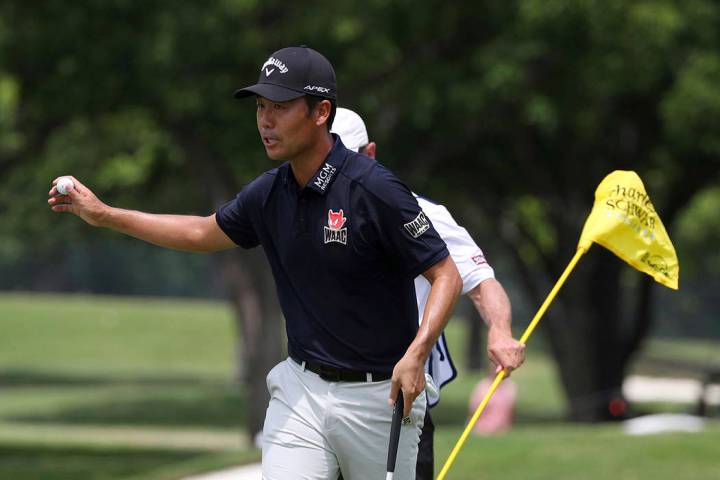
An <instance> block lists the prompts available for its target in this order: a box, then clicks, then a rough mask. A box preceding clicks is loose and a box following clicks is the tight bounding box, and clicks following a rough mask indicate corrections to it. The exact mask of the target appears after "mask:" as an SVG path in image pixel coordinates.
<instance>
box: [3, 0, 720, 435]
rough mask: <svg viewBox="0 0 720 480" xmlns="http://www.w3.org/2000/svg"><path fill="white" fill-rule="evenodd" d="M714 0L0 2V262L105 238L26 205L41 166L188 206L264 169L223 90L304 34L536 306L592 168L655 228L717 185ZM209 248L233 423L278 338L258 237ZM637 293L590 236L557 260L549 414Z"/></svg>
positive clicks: (618, 356) (131, 198)
mask: <svg viewBox="0 0 720 480" xmlns="http://www.w3.org/2000/svg"><path fill="white" fill-rule="evenodd" d="M719 9H720V6H718V5H717V3H716V2H714V1H711V0H687V1H683V2H680V1H670V0H655V1H637V2H626V1H622V0H607V1H602V2H601V1H592V0H583V1H578V0H542V1H540V0H524V1H520V0H515V1H506V2H493V1H473V2H470V1H459V2H442V3H441V2H434V1H426V2H410V1H408V0H400V1H394V2H389V1H385V0H370V1H368V2H364V4H363V5H362V6H361V7H360V6H358V5H357V4H356V3H355V2H351V1H349V0H336V1H333V2H318V3H317V4H316V5H314V6H313V8H309V7H308V6H307V5H305V4H302V3H300V2H294V3H293V2H291V3H288V2H279V1H276V0H266V1H264V2H256V1H254V0H211V1H207V2H182V3H177V2H169V1H167V0H148V1H144V2H139V1H131V0H117V1H112V2H108V1H104V0H103V1H101V0H88V1H86V2H82V3H78V4H68V3H67V2H60V1H57V0H47V1H44V2H20V1H10V2H3V3H2V4H0V169H1V171H2V178H3V188H2V189H0V209H1V210H0V218H1V219H2V221H1V222H0V241H1V242H0V256H2V257H3V258H5V259H7V258H13V259H21V258H27V256H28V255H32V256H35V257H36V258H52V259H54V260H55V261H56V262H62V261H63V257H64V255H63V253H62V252H60V251H58V250H59V249H58V244H59V243H60V242H62V244H63V246H65V245H88V244H89V243H88V242H90V240H88V239H102V240H103V241H106V240H107V241H108V243H107V245H108V246H107V248H108V249H111V248H113V246H116V245H119V244H117V243H115V244H112V243H110V242H109V240H110V239H116V237H115V236H113V235H112V234H108V233H100V232H97V231H93V230H92V229H91V228H90V227H87V226H85V225H82V224H81V223H80V222H79V221H75V220H74V219H68V218H62V219H60V218H58V216H53V215H51V213H50V212H49V211H48V209H47V208H46V206H45V204H44V197H43V194H44V192H45V191H47V189H48V188H49V181H50V180H51V179H52V178H54V177H56V176H58V175H61V174H65V173H67V172H72V174H74V175H76V176H77V177H78V178H80V179H82V180H83V181H84V182H86V183H87V184H88V185H89V186H91V187H92V188H93V189H94V190H95V191H96V192H97V193H98V194H99V195H100V197H101V198H103V199H104V200H105V201H107V202H109V203H111V204H115V205H119V206H123V207H127V208H137V209H143V210H149V211H162V212H176V213H192V214H208V213H211V212H212V211H213V210H214V208H216V207H217V206H218V205H219V204H221V203H223V202H224V201H227V200H228V199H230V198H232V196H233V195H234V193H235V192H237V190H239V189H240V187H241V186H242V185H243V184H244V183H246V182H248V181H249V180H251V179H252V178H254V177H255V176H256V175H257V174H258V173H260V172H261V171H263V170H265V169H267V168H270V167H271V166H272V164H270V163H269V162H268V161H267V159H266V158H265V155H264V152H263V149H262V147H261V145H260V143H259V142H258V139H257V133H256V130H255V125H254V117H253V110H254V105H253V103H252V101H247V102H238V101H235V100H233V99H232V97H231V93H232V91H233V90H234V89H235V88H236V87H238V86H244V85H246V84H249V83H252V82H254V81H255V80H256V75H257V71H258V67H259V65H260V64H261V63H262V61H263V60H264V59H265V57H266V56H267V55H268V54H269V53H270V52H272V51H274V50H276V49H278V48H281V47H283V46H287V45H292V44H307V45H310V46H312V47H314V48H316V49H318V50H320V51H321V52H323V53H324V54H325V55H326V56H327V57H328V58H329V59H330V60H331V61H332V62H333V64H334V66H335V68H336V71H337V74H338V81H339V89H340V103H341V104H342V105H345V106H348V107H351V108H353V109H355V110H357V111H358V112H359V113H361V114H362V115H363V116H364V117H365V120H366V123H367V124H368V126H369V128H370V133H371V136H372V137H374V139H375V140H376V141H378V142H379V145H380V152H379V157H380V160H381V161H382V162H383V163H386V164H388V165H389V166H390V167H391V168H393V169H395V170H396V171H398V172H399V173H400V176H401V177H403V178H405V179H406V180H408V183H409V184H411V185H412V186H413V188H414V189H415V190H417V191H420V192H422V193H423V194H426V195H431V196H434V197H436V198H438V199H442V200H443V201H444V202H446V203H447V204H448V205H449V206H450V207H451V210H452V211H454V212H456V215H457V216H458V218H459V219H460V220H461V221H463V223H465V224H466V225H467V226H468V228H469V229H470V230H471V231H473V232H475V233H476V234H477V238H478V240H479V242H480V243H481V244H482V245H483V246H485V247H486V250H488V251H490V252H492V251H493V250H494V249H497V252H498V253H497V256H500V257H502V258H503V259H505V261H506V262H509V263H510V264H511V265H512V266H513V267H514V269H515V270H516V272H517V273H518V278H519V279H520V280H521V281H522V285H523V287H524V291H525V294H526V295H527V298H529V299H532V300H531V301H530V303H537V304H539V302H540V301H541V299H542V298H544V296H545V294H546V293H547V291H548V290H549V288H550V286H551V285H552V283H553V282H554V281H555V279H556V278H557V277H558V276H559V274H560V272H561V271H562V269H563V268H564V266H565V265H566V263H567V261H568V260H569V259H570V257H571V256H572V253H573V252H574V249H575V243H576V241H577V237H578V235H579V232H580V229H581V227H582V224H583V221H584V219H585V217H586V215H587V214H588V212H589V209H590V206H591V203H592V198H593V192H594V189H595V187H596V186H597V184H598V183H599V182H600V180H601V179H602V178H603V176H604V175H606V174H607V173H609V172H610V171H612V170H613V169H618V168H621V169H634V170H636V171H638V173H639V174H640V175H641V177H642V178H643V179H644V180H645V182H646V185H647V187H648V189H649V191H650V193H651V196H652V198H653V200H654V203H655V205H656V207H657V209H658V210H659V212H660V213H661V217H662V218H663V221H664V222H665V223H666V225H669V226H670V227H671V228H670V230H671V234H672V233H673V229H672V226H673V225H674V224H675V220H676V219H677V218H678V217H679V215H680V213H681V212H682V211H683V208H684V207H685V206H686V205H687V204H688V202H690V201H691V199H692V198H693V196H694V195H695V194H696V193H697V192H700V191H701V190H703V189H705V188H706V187H708V186H711V185H713V184H715V185H717V182H718V173H719V172H720V168H719V167H720V162H718V154H719V153H720V128H718V126H720V87H719V86H720V82H719V80H720V55H719V54H718V52H720V49H719V48H718V47H720V37H719V36H720V18H719V17H720V10H719ZM21 192H22V193H21ZM26 192H29V193H26ZM698 216H701V214H700V213H698ZM688 222H689V223H687V224H683V225H684V226H685V227H686V228H688V229H694V228H697V227H696V226H695V225H693V224H692V221H690V220H688ZM715 223H716V224H717V222H715ZM48 232H52V235H51V234H49V233H48ZM690 237H692V235H691V236H690ZM690 237H688V238H690ZM60 238H61V239H62V240H59V239H60ZM115 241H116V240H115ZM688 241H689V242H690V241H691V240H688ZM703 241H704V240H703ZM708 241H709V239H708ZM488 245H489V246H491V248H488ZM100 254H102V253H100ZM108 255H109V253H108ZM681 256H682V252H681ZM491 259H492V255H491ZM212 266H214V267H216V268H215V270H216V271H218V272H220V273H221V274H222V276H223V278H224V279H225V283H226V286H227V290H228V292H229V295H230V298H231V299H232V301H233V302H234V304H235V305H236V307H237V312H238V331H239V332H240V333H241V334H242V338H243V348H241V349H239V350H238V352H239V357H238V365H239V368H238V374H239V375H240V374H242V375H244V376H245V380H246V381H247V382H248V385H249V386H250V388H249V390H250V400H251V401H250V402H249V405H250V408H251V412H250V413H249V414H248V415H247V418H249V419H254V420H251V424H250V425H249V429H250V430H251V432H255V431H257V430H258V429H259V428H260V427H261V424H262V417H263V412H264V405H265V395H266V394H265V387H264V373H265V372H266V371H267V370H268V369H269V367H270V366H272V365H273V364H274V362H275V361H276V360H277V359H278V358H280V357H281V356H282V349H283V346H282V343H281V342H280V341H279V340H278V339H279V338H281V334H280V333H279V331H280V329H281V325H282V323H281V319H280V313H279V311H278V308H277V304H276V302H275V298H274V296H275V293H274V286H273V282H272V279H271V278H270V276H269V274H268V269H267V268H266V266H265V263H264V259H263V258H262V254H261V253H260V252H235V251H233V252H230V253H227V254H223V255H221V256H217V257H214V258H213V260H212ZM137 268H142V266H141V265H139V266H138V267H137ZM197 271H200V270H197ZM654 291H655V290H654V287H652V286H651V284H650V281H649V280H648V279H645V278H640V276H639V274H636V273H635V272H632V271H629V270H628V269H627V268H626V267H624V266H623V265H622V264H621V263H620V261H619V260H617V259H615V258H613V257H612V256H611V255H610V254H608V253H606V252H604V251H602V250H601V249H600V248H597V249H594V250H592V251H591V252H590V254H588V255H586V257H585V258H584V259H583V261H582V262H581V264H580V267H579V268H578V269H577V271H576V272H575V273H573V277H572V278H571V281H570V282H569V283H568V285H567V286H566V287H565V289H564V291H563V292H561V295H560V297H559V298H558V299H557V300H556V303H555V304H554V305H553V307H552V309H551V311H550V312H549V315H548V318H547V322H546V324H547V325H546V326H545V328H544V329H542V330H545V331H546V332H547V333H549V340H550V344H551V345H552V349H553V353H554V354H555V356H556V358H557V360H558V366H559V371H560V376H561V379H562V383H563V386H564V387H565V390H566V393H567V396H568V400H569V406H570V416H571V418H574V419H579V420H602V419H606V418H608V415H609V413H608V409H607V405H608V401H609V400H611V399H612V398H614V397H616V396H619V395H620V386H621V381H622V378H623V375H624V373H625V370H626V368H627V366H628V364H629V362H630V360H631V358H632V354H633V352H635V351H636V350H637V348H638V347H639V345H640V344H641V341H642V339H643V338H644V337H645V335H646V334H647V332H648V330H649V328H650V325H651V322H650V320H651V318H652V311H651V308H650V307H651V306H652V305H653V301H652V296H653V292H654ZM519 323H524V322H522V321H521V322H519ZM240 367H244V368H240Z"/></svg>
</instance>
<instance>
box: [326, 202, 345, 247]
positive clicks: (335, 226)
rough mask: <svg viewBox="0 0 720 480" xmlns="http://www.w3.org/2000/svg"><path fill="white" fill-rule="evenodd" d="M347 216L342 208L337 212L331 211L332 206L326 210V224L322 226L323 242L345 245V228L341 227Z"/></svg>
mask: <svg viewBox="0 0 720 480" xmlns="http://www.w3.org/2000/svg"><path fill="white" fill-rule="evenodd" d="M346 221H347V218H345V213H344V212H343V211H342V208H341V209H340V211H338V212H333V211H332V208H331V209H330V210H328V226H327V227H325V228H324V230H325V234H324V236H323V237H324V240H325V244H328V243H331V242H334V243H341V244H343V245H347V228H343V226H344V225H345V222H346Z"/></svg>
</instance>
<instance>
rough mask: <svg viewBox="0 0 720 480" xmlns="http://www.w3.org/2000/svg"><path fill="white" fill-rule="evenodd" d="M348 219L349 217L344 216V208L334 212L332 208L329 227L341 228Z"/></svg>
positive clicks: (329, 212) (329, 215)
mask: <svg viewBox="0 0 720 480" xmlns="http://www.w3.org/2000/svg"><path fill="white" fill-rule="evenodd" d="M346 221H347V218H345V217H344V216H343V211H342V208H341V209H340V211H339V212H333V211H332V208H331V209H330V210H328V227H330V229H331V230H340V229H341V228H342V227H343V225H345V222H346Z"/></svg>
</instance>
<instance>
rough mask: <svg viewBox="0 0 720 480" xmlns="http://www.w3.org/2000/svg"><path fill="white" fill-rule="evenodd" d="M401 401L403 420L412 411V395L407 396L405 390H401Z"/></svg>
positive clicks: (413, 398)
mask: <svg viewBox="0 0 720 480" xmlns="http://www.w3.org/2000/svg"><path fill="white" fill-rule="evenodd" d="M403 400H404V405H403V418H405V417H409V416H410V411H411V410H412V404H413V400H415V397H413V396H412V395H408V394H407V393H406V392H405V390H403Z"/></svg>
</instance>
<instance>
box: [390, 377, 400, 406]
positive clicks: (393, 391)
mask: <svg viewBox="0 0 720 480" xmlns="http://www.w3.org/2000/svg"><path fill="white" fill-rule="evenodd" d="M399 391H400V384H399V383H398V382H396V381H395V380H393V381H392V383H390V397H389V398H388V405H390V406H392V405H395V400H396V399H397V396H398V392H399Z"/></svg>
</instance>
